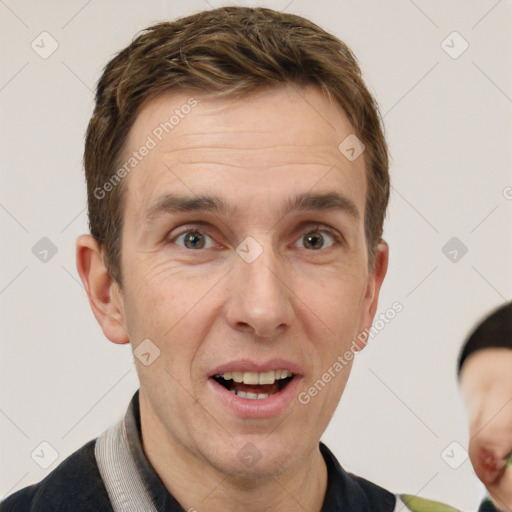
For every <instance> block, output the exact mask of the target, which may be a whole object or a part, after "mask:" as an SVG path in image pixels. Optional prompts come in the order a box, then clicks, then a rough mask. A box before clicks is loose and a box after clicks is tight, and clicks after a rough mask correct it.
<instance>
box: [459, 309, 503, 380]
mask: <svg viewBox="0 0 512 512" xmlns="http://www.w3.org/2000/svg"><path fill="white" fill-rule="evenodd" d="M485 348H510V349H512V302H509V303H507V304H505V305H503V306H500V307H499V308H498V309H496V310H494V311H493V312H492V313H491V314H489V315H487V316H486V317H485V318H484V319H483V320H481V321H480V322H479V323H478V324H477V326H476V327H475V328H474V329H473V331H472V332H471V334H470V335H469V337H468V338H467V340H466V342H465V343H464V346H463V348H462V351H461V353H460V355H459V361H458V366H457V374H458V375H459V376H460V372H461V370H462V366H463V364H464V361H466V359H467V358H468V357H469V356H470V355H471V354H473V353H474V352H476V351H477V350H482V349H485Z"/></svg>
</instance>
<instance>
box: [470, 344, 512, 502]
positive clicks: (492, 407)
mask: <svg viewBox="0 0 512 512" xmlns="http://www.w3.org/2000/svg"><path fill="white" fill-rule="evenodd" d="M511 369H512V350H510V349H506V348H490V349H485V350H479V351H477V352H474V353H473V354H471V355H470V356H469V357H468V359H467V360H466V361H465V363H464V366H463V367H462V372H461V377H460V387H461V391H462V395H463V397H464V401H465V404H466V408H467V410H468V418H469V433H470V441H469V457H470V459H471V463H472V464H473V468H474V470H475V473H476V475H477V476H478V478H479V479H480V480H481V481H482V482H483V484H484V485H485V486H486V488H487V491H488V492H489V495H490V496H491V498H492V500H493V502H494V503H495V505H496V506H497V507H498V508H499V509H502V510H512V469H510V468H508V469H506V470H505V464H506V462H505V459H506V457H507V455H508V454H510V453H511V452H512V371H511Z"/></svg>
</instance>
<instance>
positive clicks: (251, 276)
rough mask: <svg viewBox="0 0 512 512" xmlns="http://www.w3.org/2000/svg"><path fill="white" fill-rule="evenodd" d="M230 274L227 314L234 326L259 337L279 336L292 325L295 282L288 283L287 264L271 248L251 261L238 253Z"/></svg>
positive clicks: (229, 322)
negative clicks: (293, 285) (285, 266)
mask: <svg viewBox="0 0 512 512" xmlns="http://www.w3.org/2000/svg"><path fill="white" fill-rule="evenodd" d="M228 276H229V280H230V282H229V292H230V297H229V301H228V303H227V311H226V317H227V322H228V324H229V325H230V327H231V328H232V329H234V330H237V331H242V332H246V333H250V334H252V335H253V336H254V337H257V338H275V337H277V336H278V335H282V333H283V332H284V331H286V329H287V328H289V326H290V325H291V322H292V318H293V308H292V304H291V302H290V298H291V297H292V296H293V293H292V289H291V288H292V284H291V283H290V282H287V278H286V275H285V268H284V264H283V263H281V264H280V262H279V260H278V258H277V256H276V255H275V253H274V251H273V250H272V249H271V248H267V247H264V249H263V252H262V253H261V254H260V255H259V256H258V257H257V258H256V259H255V260H254V261H252V262H250V263H249V262H247V261H246V260H244V259H243V258H242V257H239V256H238V255H237V256H236V258H235V263H234V268H233V270H232V271H231V272H230V273H229V274H228ZM288 281H289V279H288Z"/></svg>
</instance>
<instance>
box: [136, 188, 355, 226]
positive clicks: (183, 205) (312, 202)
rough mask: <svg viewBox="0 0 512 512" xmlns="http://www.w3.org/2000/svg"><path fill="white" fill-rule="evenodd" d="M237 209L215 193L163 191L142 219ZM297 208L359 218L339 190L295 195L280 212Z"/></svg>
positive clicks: (289, 211)
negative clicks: (186, 193) (166, 192)
mask: <svg viewBox="0 0 512 512" xmlns="http://www.w3.org/2000/svg"><path fill="white" fill-rule="evenodd" d="M236 209H237V208H236V207H235V206H234V205H231V204H229V203H228V202H227V201H225V200H224V199H222V198H221V197H218V196H214V195H200V196H194V197H190V196H180V195H174V194H166V195H165V196H163V197H161V198H160V199H158V200H157V201H156V203H155V204H154V205H153V206H151V207H149V208H148V209H147V210H146V213H145V215H144V218H145V220H146V223H150V222H151V221H153V220H154V219H155V218H157V217H159V216H161V215H166V214H168V215H169V214H176V213H182V212H211V213H216V214H223V215H226V216H229V215H233V214H234V212H235V211H236ZM300 211H341V212H345V213H347V214H349V215H350V216H351V217H353V218H354V219H355V220H359V219H360V217H361V215H360V213H359V210H358V209H357V207H356V205H355V204H354V202H353V201H352V200H351V199H349V198H348V197H346V196H344V195H342V194H340V193H338V192H327V193H312V192H306V193H303V194H298V195H296V196H294V197H292V198H290V199H288V200H287V201H286V203H285V205H284V206H283V208H282V209H281V215H282V216H285V215H287V214H288V213H291V212H300Z"/></svg>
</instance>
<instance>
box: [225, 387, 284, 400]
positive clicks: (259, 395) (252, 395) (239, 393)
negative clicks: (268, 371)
mask: <svg viewBox="0 0 512 512" xmlns="http://www.w3.org/2000/svg"><path fill="white" fill-rule="evenodd" d="M231 393H233V394H234V395H237V396H239V397H240V398H249V399H251V400H261V399H263V398H268V397H269V396H272V395H273V394H275V393H251V392H250V391H249V392H246V391H235V390H234V389H232V390H231Z"/></svg>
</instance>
